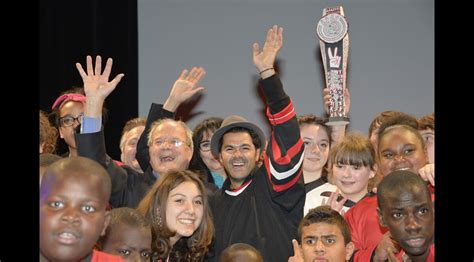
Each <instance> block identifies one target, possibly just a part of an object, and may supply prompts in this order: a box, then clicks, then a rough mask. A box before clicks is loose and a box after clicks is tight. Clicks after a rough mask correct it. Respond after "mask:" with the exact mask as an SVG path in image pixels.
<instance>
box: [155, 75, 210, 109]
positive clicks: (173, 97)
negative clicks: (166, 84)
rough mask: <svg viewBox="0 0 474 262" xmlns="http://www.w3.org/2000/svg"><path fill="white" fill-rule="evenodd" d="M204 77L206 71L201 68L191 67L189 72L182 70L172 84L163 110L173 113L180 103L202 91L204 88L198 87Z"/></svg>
mask: <svg viewBox="0 0 474 262" xmlns="http://www.w3.org/2000/svg"><path fill="white" fill-rule="evenodd" d="M205 75H206V71H205V70H204V68H202V67H193V68H192V69H191V71H188V70H187V69H184V70H183V71H182V72H181V74H180V75H179V77H178V79H177V80H176V81H175V82H174V85H173V87H172V88H171V91H170V94H169V96H168V99H166V102H165V103H164V105H163V108H164V109H166V110H169V111H171V112H174V111H175V110H176V108H178V106H179V105H180V104H181V103H183V102H184V101H186V100H188V99H189V98H191V97H192V96H194V95H195V94H197V93H199V92H201V91H203V90H204V87H200V86H198V85H199V82H200V81H201V80H202V79H203V78H204V76H205Z"/></svg>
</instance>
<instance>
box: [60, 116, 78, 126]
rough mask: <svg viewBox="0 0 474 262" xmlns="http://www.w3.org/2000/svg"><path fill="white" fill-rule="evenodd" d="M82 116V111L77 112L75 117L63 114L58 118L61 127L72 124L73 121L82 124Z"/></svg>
mask: <svg viewBox="0 0 474 262" xmlns="http://www.w3.org/2000/svg"><path fill="white" fill-rule="evenodd" d="M83 118H84V113H81V114H79V115H78V116H77V117H72V116H65V117H61V118H59V125H60V126H63V127H69V126H72V125H74V122H76V121H77V122H78V123H79V124H82V119H83Z"/></svg>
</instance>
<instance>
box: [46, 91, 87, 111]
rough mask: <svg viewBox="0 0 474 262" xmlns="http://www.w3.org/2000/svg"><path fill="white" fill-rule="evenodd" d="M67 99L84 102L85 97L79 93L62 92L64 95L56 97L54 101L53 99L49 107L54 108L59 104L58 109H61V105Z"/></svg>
mask: <svg viewBox="0 0 474 262" xmlns="http://www.w3.org/2000/svg"><path fill="white" fill-rule="evenodd" d="M68 101H76V102H81V103H83V104H84V103H85V102H86V97H85V96H83V95H81V94H64V95H62V96H60V97H58V98H57V99H56V101H54V104H53V106H52V107H51V109H52V110H54V109H55V108H56V107H57V105H58V104H59V108H58V109H61V107H63V105H64V103H66V102H68Z"/></svg>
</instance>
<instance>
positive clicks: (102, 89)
mask: <svg viewBox="0 0 474 262" xmlns="http://www.w3.org/2000/svg"><path fill="white" fill-rule="evenodd" d="M112 63H113V61H112V58H109V59H107V64H106V65H105V69H104V72H102V58H101V57H100V56H99V55H98V56H97V57H96V59H95V69H94V68H93V66H92V57H91V56H87V58H86V64H87V73H86V72H85V71H84V69H82V65H81V64H80V63H76V68H77V71H79V74H80V75H81V77H82V81H83V82H84V92H85V93H86V96H87V98H88V99H89V98H98V99H102V101H103V100H105V98H106V97H107V96H108V95H109V94H110V93H112V91H113V90H114V89H115V87H116V86H117V84H118V83H119V82H120V80H121V79H122V77H123V76H124V74H118V75H117V76H116V77H115V78H114V79H113V80H112V81H110V82H109V76H110V72H111V71H112Z"/></svg>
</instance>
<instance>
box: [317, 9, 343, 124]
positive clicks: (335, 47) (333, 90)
mask: <svg viewBox="0 0 474 262" xmlns="http://www.w3.org/2000/svg"><path fill="white" fill-rule="evenodd" d="M347 31H348V24H347V21H346V18H345V17H344V10H343V8H342V6H336V7H327V8H324V10H323V16H322V18H321V19H320V20H319V22H318V25H317V27H316V32H317V34H318V37H319V44H320V48H321V56H322V58H323V65H324V74H325V76H326V86H327V87H328V88H329V94H330V95H331V104H330V105H329V119H328V122H327V123H326V124H327V125H342V124H348V123H349V118H348V117H347V116H346V113H345V101H344V88H346V75H347V58H348V56H349V34H348V32H347Z"/></svg>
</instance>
